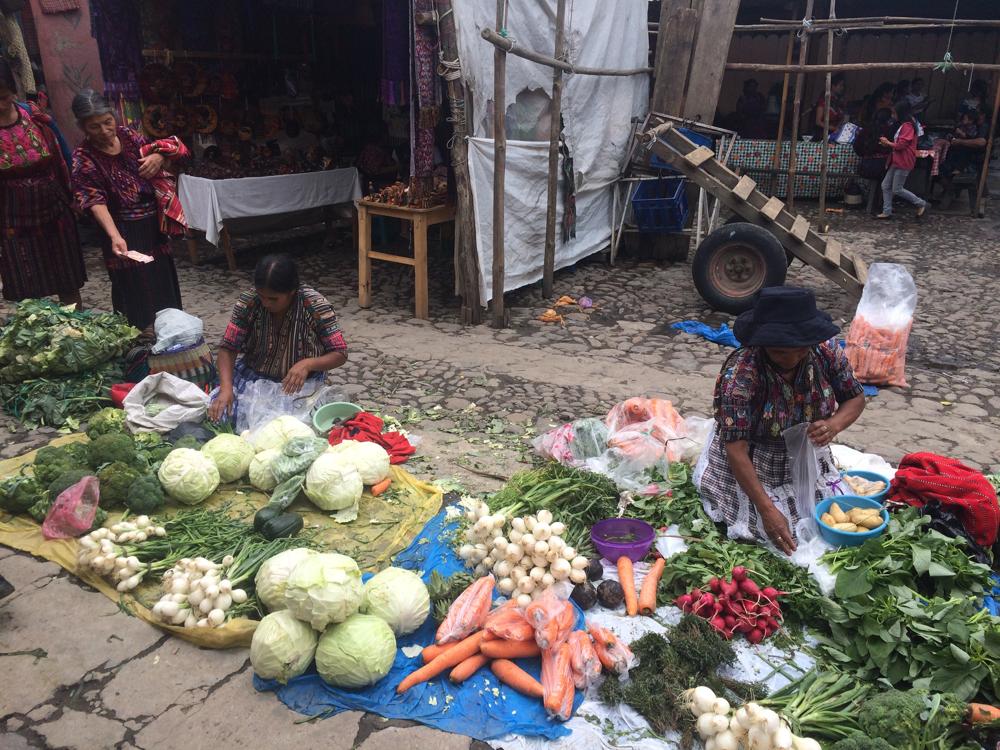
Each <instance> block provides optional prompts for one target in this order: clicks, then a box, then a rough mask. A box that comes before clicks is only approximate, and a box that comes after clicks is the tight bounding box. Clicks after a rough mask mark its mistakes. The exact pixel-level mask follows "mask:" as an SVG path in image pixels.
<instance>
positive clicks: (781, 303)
mask: <svg viewBox="0 0 1000 750" xmlns="http://www.w3.org/2000/svg"><path fill="white" fill-rule="evenodd" d="M733 333H734V334H735V336H736V339H737V340H738V341H739V342H740V344H741V345H743V346H782V347H785V346H787V347H797V346H816V345H817V344H822V343H823V342H824V341H829V340H830V339H832V338H833V337H834V336H836V335H837V334H838V333H840V327H839V326H837V325H836V324H835V323H834V322H833V318H831V317H830V316H829V315H828V314H827V313H825V312H823V311H822V310H817V309H816V297H815V296H814V295H813V293H812V291H810V290H809V289H800V288H799V287H794V286H774V287H766V288H764V289H761V290H760V293H759V294H758V296H757V301H756V302H755V303H754V306H753V309H752V310H748V311H747V312H745V313H743V314H742V315H740V316H739V317H738V318H737V319H736V324H735V325H734V326H733Z"/></svg>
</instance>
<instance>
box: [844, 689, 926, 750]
mask: <svg viewBox="0 0 1000 750" xmlns="http://www.w3.org/2000/svg"><path fill="white" fill-rule="evenodd" d="M923 710H924V697H923V696H922V695H921V694H920V693H918V692H916V691H913V690H911V691H908V692H903V691H902V690H886V691H885V692H884V693H879V694H878V695H875V696H874V697H872V698H870V699H868V700H866V701H865V702H864V703H863V704H861V708H860V709H859V711H858V724H859V725H860V726H862V727H864V728H865V733H866V734H867V735H868V736H870V737H881V738H882V739H884V740H885V741H886V742H888V743H889V745H891V746H892V747H908V746H910V745H913V744H914V743H915V742H916V741H917V739H918V738H919V737H920V736H921V734H922V733H923V729H924V727H923V722H922V721H921V719H920V714H921V712H922V711H923Z"/></svg>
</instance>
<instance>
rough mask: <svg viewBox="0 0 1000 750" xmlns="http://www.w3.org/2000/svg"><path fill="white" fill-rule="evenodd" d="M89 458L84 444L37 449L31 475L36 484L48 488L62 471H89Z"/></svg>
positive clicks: (48, 446)
mask: <svg viewBox="0 0 1000 750" xmlns="http://www.w3.org/2000/svg"><path fill="white" fill-rule="evenodd" d="M89 468H90V456H89V451H88V450H87V446H86V445H85V444H84V443H70V444H69V445H61V446H58V447H56V446H50V445H47V446H45V447H44V448H39V449H38V452H37V453H36V454H35V461H34V463H33V464H32V473H33V474H34V476H35V479H37V480H38V483H39V484H41V485H42V486H44V487H48V486H49V485H50V484H52V482H54V481H55V480H56V479H58V478H59V475H60V474H62V473H63V472H64V471H71V470H73V469H89Z"/></svg>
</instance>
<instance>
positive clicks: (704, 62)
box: [683, 0, 740, 125]
mask: <svg viewBox="0 0 1000 750" xmlns="http://www.w3.org/2000/svg"><path fill="white" fill-rule="evenodd" d="M739 8H740V3H739V0H703V3H702V8H701V20H700V21H699V23H698V36H697V37H696V39H695V43H694V55H693V56H692V58H691V69H690V75H689V77H688V86H687V92H686V93H685V94H684V109H683V114H684V117H685V118H688V119H692V120H697V121H699V122H702V123H704V124H705V125H711V124H712V121H713V120H715V110H716V109H717V108H718V106H719V92H720V91H721V90H722V77H723V76H724V75H725V73H726V60H727V59H728V57H729V43H730V42H731V41H732V38H733V26H734V25H735V24H736V14H737V12H738V11H739Z"/></svg>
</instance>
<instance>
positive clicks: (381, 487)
mask: <svg viewBox="0 0 1000 750" xmlns="http://www.w3.org/2000/svg"><path fill="white" fill-rule="evenodd" d="M390 484H392V477H386V478H385V479H383V480H382V481H381V482H379V483H378V484H373V485H372V486H371V488H370V489H369V490H368V491H369V492H370V493H371V496H372V497H378V496H379V495H381V494H382V493H383V492H385V491H386V490H387V489H389V485H390Z"/></svg>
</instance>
